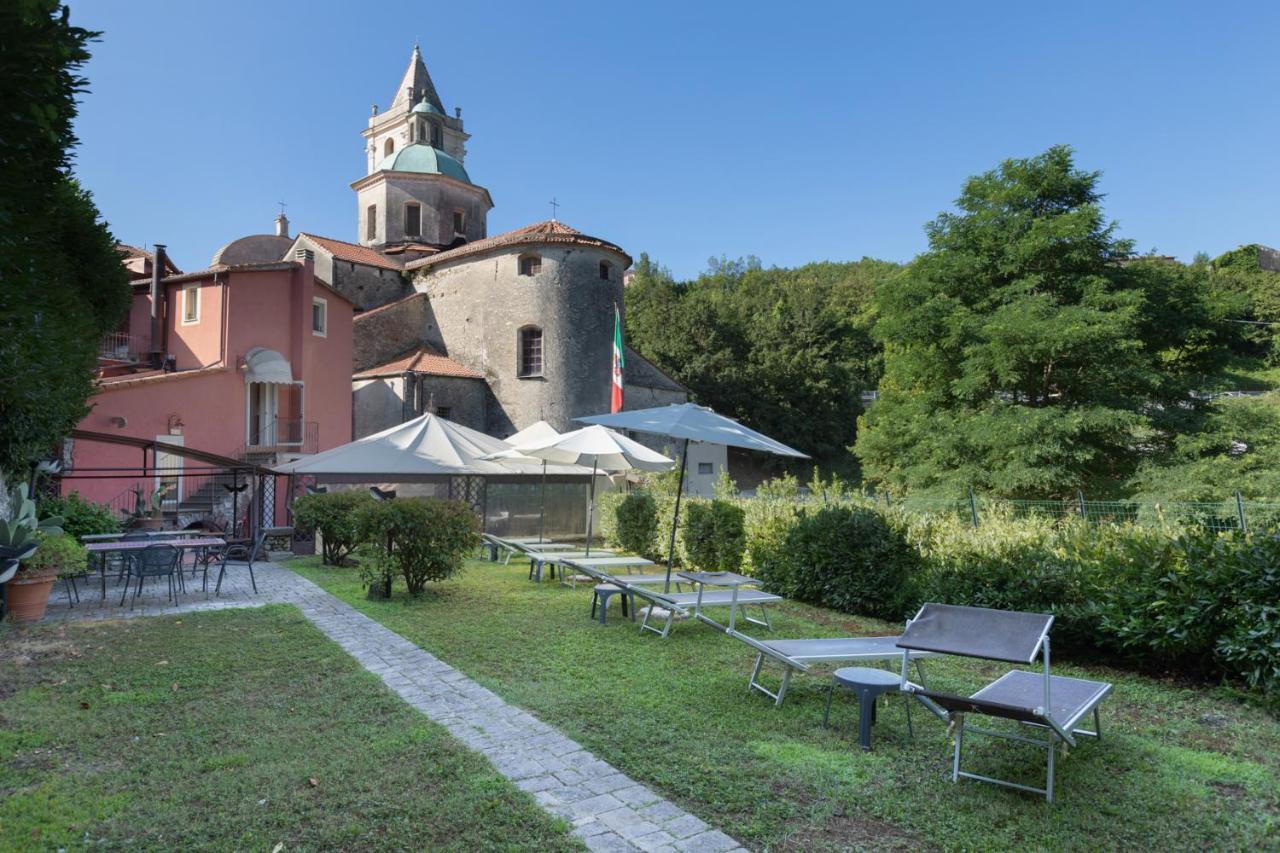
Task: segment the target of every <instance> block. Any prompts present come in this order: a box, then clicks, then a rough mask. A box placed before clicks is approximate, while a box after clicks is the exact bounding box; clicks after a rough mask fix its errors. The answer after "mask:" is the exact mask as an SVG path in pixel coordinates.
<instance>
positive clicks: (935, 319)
mask: <svg viewBox="0 0 1280 853" xmlns="http://www.w3.org/2000/svg"><path fill="white" fill-rule="evenodd" d="M956 206H957V208H958V210H956V211H954V212H947V213H943V214H941V215H940V216H938V218H937V219H935V220H934V221H933V222H931V223H930V224H929V225H928V226H927V229H926V230H927V234H928V237H929V250H928V251H927V252H925V253H924V254H922V255H920V256H919V257H918V258H917V259H916V260H915V261H913V262H912V263H911V265H910V266H909V267H908V268H907V269H906V271H905V272H904V274H903V275H902V276H901V277H900V278H899V279H898V280H897V281H896V282H895V284H894V286H892V287H886V288H881V289H880V290H879V291H878V292H877V296H876V308H877V311H878V315H879V316H878V321H877V324H876V328H875V332H876V335H877V336H878V337H879V339H880V340H881V341H882V342H883V343H884V346H885V374H884V378H883V380H882V381H881V384H880V400H879V402H878V403H877V404H876V405H875V406H873V407H872V408H871V409H870V410H869V411H868V412H867V413H866V414H865V415H864V416H863V418H862V421H861V424H860V429H859V434H858V440H857V445H856V451H857V454H858V456H859V458H860V459H861V461H862V464H863V470H864V473H865V474H866V475H867V476H868V477H870V478H871V479H873V480H875V481H878V482H879V483H881V484H882V485H884V486H886V487H889V488H892V489H897V490H908V491H917V492H919V491H926V492H949V493H957V492H960V491H961V490H962V489H964V488H965V487H968V486H973V487H975V488H977V489H980V490H982V491H985V492H988V493H993V494H999V495H1006V496H1012V497H1031V496H1036V497H1044V496H1051V495H1066V494H1071V493H1073V492H1074V491H1075V490H1076V489H1087V490H1089V491H1091V492H1094V493H1098V492H1103V493H1105V492H1115V491H1117V490H1119V489H1121V488H1122V487H1123V484H1124V483H1125V482H1126V480H1127V479H1128V477H1129V476H1130V475H1131V473H1132V471H1133V469H1134V468H1135V466H1136V465H1137V464H1138V462H1139V461H1140V460H1141V459H1142V458H1143V457H1144V456H1145V455H1147V454H1152V453H1158V452H1160V451H1162V450H1163V449H1165V448H1166V447H1167V446H1168V445H1169V443H1170V442H1171V441H1172V440H1173V437H1174V436H1176V435H1178V434H1180V433H1182V432H1185V431H1187V430H1189V429H1191V428H1193V427H1194V423H1195V420H1196V418H1197V417H1198V414H1199V413H1198V411H1197V408H1196V404H1195V403H1194V402H1193V401H1191V399H1190V397H1189V392H1190V390H1191V388H1192V386H1193V384H1194V383H1195V381H1196V377H1199V376H1203V375H1204V374H1206V373H1209V372H1211V371H1212V370H1213V369H1214V368H1215V366H1216V365H1217V364H1218V363H1219V362H1220V360H1221V359H1222V357H1223V347H1222V345H1221V340H1220V338H1221V335H1222V334H1223V327H1224V324H1223V322H1222V319H1223V318H1222V316H1221V315H1222V311H1223V309H1222V308H1221V307H1220V306H1218V305H1217V303H1215V302H1214V301H1213V300H1211V299H1210V298H1209V297H1208V295H1207V294H1208V292H1209V288H1208V287H1207V286H1206V284H1205V282H1204V280H1203V279H1204V275H1205V270H1204V268H1203V265H1201V266H1199V267H1184V266H1182V265H1180V264H1177V263H1171V262H1167V261H1163V260H1156V259H1149V260H1142V259H1136V260H1135V259H1134V257H1133V247H1132V245H1131V244H1130V243H1129V242H1128V241H1126V240H1121V239H1119V238H1117V236H1116V235H1115V226H1114V224H1112V223H1109V222H1108V221H1107V220H1106V219H1105V217H1104V215H1103V211H1102V207H1101V197H1100V195H1099V193H1098V174H1097V173H1095V172H1086V171H1082V170H1080V169H1077V168H1076V167H1075V165H1074V162H1073V155H1072V151H1071V149H1069V148H1067V147H1065V146H1058V147H1054V148H1051V149H1049V150H1048V151H1046V152H1045V153H1043V154H1041V155H1039V156H1036V157H1032V158H1029V159H1017V160H1008V161H1006V162H1004V163H1002V164H1001V165H1000V167H999V168H997V169H995V170H993V171H990V172H987V173H985V174H982V175H978V176H976V177H973V178H970V179H969V180H968V181H967V182H966V183H965V185H964V188H963V191H962V192H961V195H960V198H959V199H958V200H957V202H956Z"/></svg>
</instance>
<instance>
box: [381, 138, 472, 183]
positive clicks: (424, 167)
mask: <svg viewBox="0 0 1280 853" xmlns="http://www.w3.org/2000/svg"><path fill="white" fill-rule="evenodd" d="M378 170H379V171H388V172H421V173H423V174H427V175H445V176H447V177H450V178H453V179H455V180H458V181H462V182H463V183H467V184H469V183H471V178H469V177H468V176H467V170H466V169H464V168H462V164H461V163H459V162H458V161H457V160H455V159H453V158H452V157H450V156H449V155H448V154H446V153H444V152H443V151H441V150H440V149H439V148H433V147H431V146H430V145H426V144H424V143H421V142H414V143H412V144H410V145H406V146H405V147H404V148H401V149H400V150H399V151H395V152H393V153H391V154H388V155H387V156H386V157H383V158H382V162H381V163H379V164H378Z"/></svg>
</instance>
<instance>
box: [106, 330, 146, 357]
mask: <svg viewBox="0 0 1280 853" xmlns="http://www.w3.org/2000/svg"><path fill="white" fill-rule="evenodd" d="M149 343H150V342H149V341H148V340H147V338H146V336H144V335H130V334H128V333H127V332H110V333H109V334H106V335H103V336H102V341H101V342H100V343H99V345H98V358H100V359H103V360H105V361H118V362H121V363H123V364H134V363H136V362H139V361H142V358H143V356H144V355H146V353H147V350H148V349H149Z"/></svg>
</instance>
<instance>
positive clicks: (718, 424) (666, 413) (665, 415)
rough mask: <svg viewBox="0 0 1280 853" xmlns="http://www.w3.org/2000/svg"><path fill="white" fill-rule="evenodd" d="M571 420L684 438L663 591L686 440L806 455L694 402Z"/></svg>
mask: <svg viewBox="0 0 1280 853" xmlns="http://www.w3.org/2000/svg"><path fill="white" fill-rule="evenodd" d="M574 420H576V421H577V422H578V423H583V424H601V425H603V426H607V427H613V428H614V429H629V430H634V431H636V432H647V433H652V434H653V435H665V436H670V437H671V438H682V439H684V446H683V448H682V449H681V451H680V480H679V485H678V486H677V488H676V507H675V517H674V518H673V519H672V520H671V543H670V545H669V547H668V549H667V582H666V586H665V587H664V590H665V591H667V592H670V591H671V565H672V563H673V562H674V561H675V556H676V527H677V525H679V523H680V496H681V495H682V494H683V493H684V469H685V466H686V463H687V462H688V459H689V442H690V441H703V442H707V443H708V444H726V445H728V446H730V447H744V448H746V449H748V450H761V451H764V452H765V453H772V454H774V455H776V456H790V457H793V458H795V459H808V458H809V457H808V455H807V454H804V453H801V452H800V451H799V450H795V449H794V448H791V447H787V446H786V445H785V444H783V443H782V442H780V441H775V440H773V439H772V438H769V436H767V435H765V434H763V433H759V432H756V431H755V430H753V429H750V428H748V427H744V426H743V425H742V424H740V423H738V422H737V421H735V420H734V419H733V418H726V417H725V416H724V415H719V414H716V413H715V412H714V411H712V410H711V409H709V408H707V407H706V406H699V405H696V404H694V403H680V404H672V405H670V406H659V407H657V408H653V409H636V410H635V411H633V412H618V413H617V414H612V415H592V416H590V417H586V418H574Z"/></svg>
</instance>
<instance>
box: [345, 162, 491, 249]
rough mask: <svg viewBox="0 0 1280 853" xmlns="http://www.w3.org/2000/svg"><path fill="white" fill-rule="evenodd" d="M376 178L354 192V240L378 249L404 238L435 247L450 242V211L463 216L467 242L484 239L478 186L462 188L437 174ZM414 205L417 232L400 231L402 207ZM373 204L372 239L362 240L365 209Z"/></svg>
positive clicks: (484, 209) (484, 208) (484, 207)
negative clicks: (374, 233) (356, 227)
mask: <svg viewBox="0 0 1280 853" xmlns="http://www.w3.org/2000/svg"><path fill="white" fill-rule="evenodd" d="M379 174H380V175H382V177H381V179H374V180H371V181H370V182H369V183H368V184H362V185H361V186H360V188H359V189H358V190H357V192H356V221H357V222H358V223H359V228H360V232H359V236H360V242H361V243H362V244H364V245H376V246H381V245H384V244H387V243H400V242H404V241H405V240H421V241H422V242H425V243H430V244H433V245H438V246H447V245H449V244H450V243H452V242H453V239H454V238H453V211H454V209H455V208H457V209H460V210H462V211H463V212H464V213H465V217H464V220H465V224H464V231H465V233H466V236H467V242H474V241H476V240H480V239H482V238H484V237H485V236H486V228H487V225H486V221H487V217H488V213H489V207H490V204H489V201H488V194H487V193H486V192H485V191H484V190H483V189H482V188H480V187H476V186H473V185H471V184H464V183H462V182H460V181H455V180H452V179H451V178H447V177H444V176H442V175H434V174H416V173H410V172H381V173H379ZM411 201H415V202H417V203H418V204H420V205H422V227H421V231H422V233H421V234H416V235H408V234H405V232H404V206H405V204H406V203H407V202H411ZM371 204H376V205H377V206H378V210H377V236H376V237H375V238H374V239H372V240H370V239H368V230H367V228H368V220H367V216H368V208H369V205H371Z"/></svg>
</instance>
